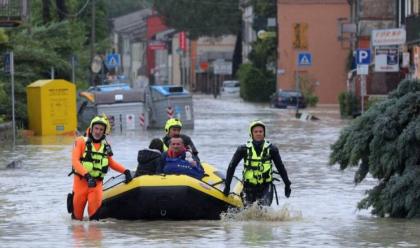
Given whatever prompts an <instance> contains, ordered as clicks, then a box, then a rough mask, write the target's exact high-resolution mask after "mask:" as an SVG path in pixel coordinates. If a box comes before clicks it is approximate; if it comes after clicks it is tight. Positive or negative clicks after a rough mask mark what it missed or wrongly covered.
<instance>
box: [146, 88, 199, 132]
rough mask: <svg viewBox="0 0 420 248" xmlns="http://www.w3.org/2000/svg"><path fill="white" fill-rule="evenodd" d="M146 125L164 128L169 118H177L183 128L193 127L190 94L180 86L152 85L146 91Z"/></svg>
mask: <svg viewBox="0 0 420 248" xmlns="http://www.w3.org/2000/svg"><path fill="white" fill-rule="evenodd" d="M145 104H146V109H147V113H148V115H149V117H148V120H149V122H148V124H149V126H148V127H151V128H164V126H165V123H166V121H167V120H168V119H169V118H179V119H180V120H181V121H182V125H183V126H182V127H183V128H194V111H193V102H192V95H191V94H190V93H189V92H188V91H187V90H185V89H184V88H183V87H182V86H175V85H153V86H150V87H149V91H148V92H146V97H145Z"/></svg>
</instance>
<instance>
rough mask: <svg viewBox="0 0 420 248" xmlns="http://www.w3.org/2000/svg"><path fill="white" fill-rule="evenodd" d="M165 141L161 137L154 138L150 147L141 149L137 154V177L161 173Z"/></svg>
mask: <svg viewBox="0 0 420 248" xmlns="http://www.w3.org/2000/svg"><path fill="white" fill-rule="evenodd" d="M162 152H163V142H162V140H160V139H152V141H151V142H150V144H149V148H146V149H143V150H140V151H139V152H138V155H137V162H138V165H137V170H136V173H135V177H137V176H140V175H153V174H156V173H160V171H159V168H160V166H161V163H162Z"/></svg>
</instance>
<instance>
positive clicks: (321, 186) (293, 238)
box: [0, 97, 420, 248]
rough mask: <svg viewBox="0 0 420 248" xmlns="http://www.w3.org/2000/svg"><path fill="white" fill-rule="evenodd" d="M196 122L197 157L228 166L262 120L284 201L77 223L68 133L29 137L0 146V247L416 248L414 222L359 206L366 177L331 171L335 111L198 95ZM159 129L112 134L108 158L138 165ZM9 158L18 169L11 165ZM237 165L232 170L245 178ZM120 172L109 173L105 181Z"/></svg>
mask: <svg viewBox="0 0 420 248" xmlns="http://www.w3.org/2000/svg"><path fill="white" fill-rule="evenodd" d="M194 104H195V113H194V115H195V117H196V123H195V124H196V125H195V129H194V130H183V132H185V133H186V134H188V135H190V136H191V137H192V138H193V140H194V143H195V144H196V146H197V148H198V150H199V152H200V154H199V156H200V158H201V159H202V160H203V161H206V162H209V163H211V164H214V165H215V166H216V167H217V168H219V169H220V170H221V171H225V170H226V168H227V166H228V163H229V161H230V159H231V156H232V155H233V153H234V152H235V150H236V147H237V146H238V145H240V144H243V143H245V141H246V140H247V138H248V133H247V132H248V131H247V130H248V124H249V122H250V120H253V119H261V120H263V121H265V122H266V123H267V127H268V128H267V131H268V138H269V139H270V140H271V141H272V142H273V143H274V144H276V145H277V146H278V147H279V149H280V152H281V156H282V159H283V161H284V163H285V165H286V167H287V170H288V173H289V177H290V179H291V181H292V195H291V197H290V198H288V199H287V198H285V197H284V196H283V195H282V192H283V188H284V185H283V183H282V182H276V184H277V189H278V193H279V201H280V205H279V206H277V205H275V204H273V206H272V207H271V208H268V209H263V210H260V209H257V208H255V209H252V208H251V209H247V210H245V211H243V212H240V213H228V214H226V215H224V216H223V218H222V220H221V221H179V222H175V221H121V220H114V219H110V220H104V221H99V222H75V221H72V220H70V216H69V215H68V214H67V212H66V206H65V202H66V194H67V193H68V192H69V191H70V190H71V186H72V178H71V177H67V174H68V173H69V172H70V169H71V163H70V153H71V149H72V144H73V141H74V139H73V137H68V136H64V137H55V136H50V137H31V138H28V139H27V140H24V141H19V142H18V145H17V146H16V148H15V149H12V148H11V147H9V145H8V144H0V244H1V245H2V246H4V247H19V248H21V247H124V248H126V247H138V246H139V245H147V246H148V247H168V246H170V247H209V245H211V246H215V247H249V246H251V247H279V246H283V247H416V246H417V245H418V244H420V237H419V236H418V231H417V230H418V229H419V227H420V221H418V220H394V219H380V218H375V217H373V216H371V215H370V214H369V213H368V212H367V211H360V212H359V211H356V204H357V202H358V201H359V200H360V199H361V198H362V197H363V194H364V191H365V190H366V189H369V188H371V187H372V185H374V184H375V183H376V182H375V181H374V180H373V179H371V178H368V180H366V182H363V183H362V184H361V185H359V186H357V187H355V186H354V185H353V173H354V172H353V171H344V172H343V171H340V170H339V169H338V168H337V166H335V167H329V166H327V163H328V155H329V146H330V145H331V144H332V143H333V142H334V141H335V139H336V138H337V137H338V134H339V132H340V129H341V127H343V126H344V125H346V121H342V120H340V119H339V118H337V117H338V110H337V109H336V108H322V109H321V108H318V109H315V110H314V111H313V114H315V115H316V116H317V117H319V118H320V120H319V121H316V122H306V121H300V120H296V119H294V117H293V116H294V110H288V109H286V110H282V109H271V108H268V107H267V106H266V105H258V104H250V103H244V102H242V101H241V100H240V99H232V100H230V99H226V98H222V99H216V100H214V99H213V98H211V97H201V98H199V97H195V99H194ZM161 136H163V130H147V131H145V130H140V131H135V132H127V133H119V132H118V131H117V132H114V133H113V134H112V135H111V136H110V137H109V141H110V142H111V144H112V146H113V151H114V154H115V155H114V157H115V159H116V160H117V161H119V162H121V163H122V164H124V165H125V166H126V167H128V168H130V169H132V170H134V169H135V168H136V157H137V151H138V150H140V149H142V148H144V147H146V146H147V145H148V144H149V141H150V140H151V139H152V138H155V137H161ZM12 161H20V162H17V163H16V165H17V166H7V165H9V164H10V163H11V162H12ZM241 169H242V165H240V166H238V168H237V169H236V176H239V177H240V176H241ZM114 175H116V173H115V172H111V173H109V175H107V177H108V178H109V177H111V176H114Z"/></svg>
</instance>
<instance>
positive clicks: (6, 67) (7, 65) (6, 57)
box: [3, 53, 10, 73]
mask: <svg viewBox="0 0 420 248" xmlns="http://www.w3.org/2000/svg"><path fill="white" fill-rule="evenodd" d="M3 63H4V72H5V73H10V53H6V54H5V55H4V61H3Z"/></svg>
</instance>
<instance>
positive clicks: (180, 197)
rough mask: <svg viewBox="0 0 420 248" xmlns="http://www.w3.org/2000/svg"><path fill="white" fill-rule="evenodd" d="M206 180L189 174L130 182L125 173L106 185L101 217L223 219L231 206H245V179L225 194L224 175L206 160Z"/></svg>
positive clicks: (137, 179) (149, 176)
mask: <svg viewBox="0 0 420 248" xmlns="http://www.w3.org/2000/svg"><path fill="white" fill-rule="evenodd" d="M202 166H203V168H204V170H205V176H204V177H203V179H201V180H198V179H195V178H193V177H190V176H187V175H165V174H159V175H142V176H139V177H136V178H134V179H133V180H132V181H131V182H130V183H129V184H125V183H124V175H120V176H117V177H115V178H111V179H109V180H108V181H107V182H106V183H105V184H104V192H103V193H104V194H103V201H102V206H101V208H100V209H99V217H100V218H101V219H104V218H116V219H127V220H137V219H173V220H194V219H220V214H221V213H222V212H225V211H226V210H227V209H228V208H241V207H243V203H242V199H241V197H240V192H241V191H242V188H243V185H242V183H241V181H239V180H235V182H233V184H234V188H233V191H232V192H231V193H230V194H229V196H225V195H224V194H223V189H224V187H225V184H224V180H223V178H224V176H223V175H222V174H221V173H220V172H219V171H217V170H216V169H215V168H214V167H213V166H211V165H209V164H206V163H202Z"/></svg>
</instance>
